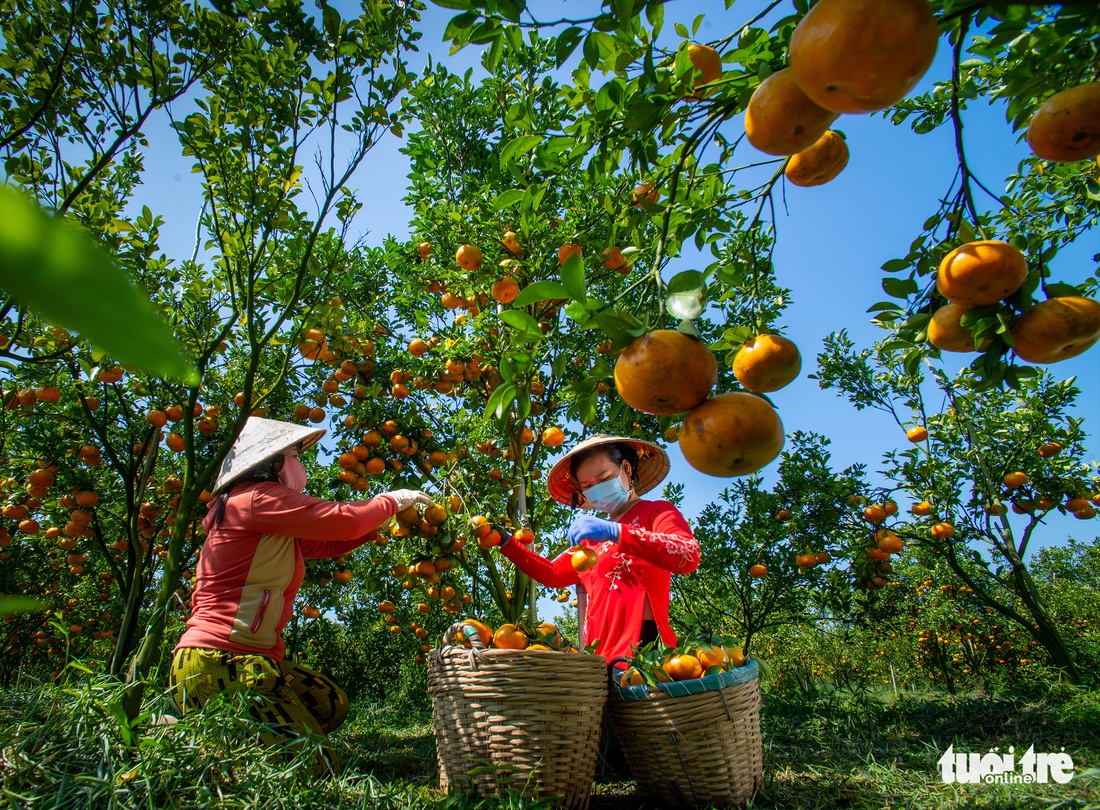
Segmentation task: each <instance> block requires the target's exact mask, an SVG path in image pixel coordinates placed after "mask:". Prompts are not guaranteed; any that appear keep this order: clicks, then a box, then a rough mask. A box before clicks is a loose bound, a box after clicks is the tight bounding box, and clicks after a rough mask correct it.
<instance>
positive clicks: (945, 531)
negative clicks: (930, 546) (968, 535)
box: [930, 522, 955, 540]
mask: <svg viewBox="0 0 1100 810" xmlns="http://www.w3.org/2000/svg"><path fill="white" fill-rule="evenodd" d="M930 531H931V534H932V536H933V537H935V538H936V539H937V540H947V539H948V538H950V537H954V536H955V527H954V526H952V525H951V524H950V523H946V522H944V523H935V524H933V525H932V528H931V530H930Z"/></svg>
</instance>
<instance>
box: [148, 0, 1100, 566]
mask: <svg viewBox="0 0 1100 810" xmlns="http://www.w3.org/2000/svg"><path fill="white" fill-rule="evenodd" d="M333 5H335V6H336V7H337V8H338V9H340V10H341V11H346V13H347V14H348V15H350V14H353V13H355V8H356V5H353V4H351V3H346V2H334V3H333ZM529 5H530V6H531V8H532V9H533V10H534V11H535V13H536V15H537V16H538V17H540V18H542V19H554V18H558V17H560V16H574V17H577V16H586V15H587V14H588V13H589V12H590V10H591V9H592V8H593V7H595V4H593V3H590V2H588V0H532V1H531V2H530V3H529ZM765 5H766V3H762V2H758V1H756V0H747V1H745V2H737V3H735V4H734V6H733V8H732V9H730V10H728V11H727V10H726V9H725V4H724V3H721V2H718V1H717V0H677V2H675V3H669V4H668V5H667V6H666V23H665V35H664V36H665V39H666V41H667V43H669V44H672V45H673V46H674V45H675V40H676V35H675V33H674V32H673V22H674V21H677V20H678V21H682V22H684V23H685V24H686V25H688V26H689V27H690V24H691V21H692V19H693V18H694V17H695V16H696V15H698V14H700V13H706V15H707V19H706V21H705V22H704V23H703V25H702V27H701V29H700V31H699V34H698V38H699V39H700V40H703V41H706V40H715V39H718V38H721V37H722V36H725V35H726V34H727V33H729V32H730V31H731V30H735V29H736V28H737V27H739V26H740V25H741V24H742V23H743V22H744V21H745V20H747V19H749V18H750V17H752V16H753V15H754V14H755V13H756V12H757V11H758V10H760V9H762V8H763V7H764V6H765ZM454 13H455V12H453V11H449V10H447V9H440V8H437V7H436V6H434V5H429V7H428V9H427V11H426V12H425V13H424V19H423V21H422V24H421V26H420V28H421V30H422V31H423V32H424V37H423V39H422V40H421V41H420V43H419V47H420V53H419V54H414V55H413V57H412V59H411V60H410V62H411V65H412V67H414V68H416V69H419V68H422V67H423V66H424V65H425V64H426V61H427V56H428V55H429V54H430V55H431V57H432V59H433V60H435V61H437V62H441V63H443V64H444V65H446V66H447V67H448V68H450V69H451V70H453V71H456V72H458V71H463V70H465V69H466V68H468V67H473V68H475V72H474V75H475V78H476V77H477V76H479V75H483V74H482V71H481V69H480V63H479V53H480V50H479V49H478V48H473V47H472V48H467V49H465V50H464V51H462V52H460V53H458V54H456V55H454V56H450V55H449V50H450V46H449V45H448V44H445V43H443V41H442V32H443V29H444V27H445V26H446V23H447V21H448V20H449V19H450V18H451V16H452V15H453V14H454ZM948 56H949V54H948V51H947V45H946V41H945V40H941V45H940V52H939V54H938V55H937V59H936V62H935V63H934V65H933V67H932V69H931V70H930V71H929V73H928V75H926V76H925V78H924V80H923V81H922V82H921V84H920V85H918V88H917V92H919V91H921V90H922V89H925V88H927V87H928V86H930V84H931V83H932V82H933V81H936V80H937V79H939V80H942V79H944V78H946V77H947V76H948V75H949V68H948V61H947V60H948ZM559 78H560V79H561V80H563V81H564V80H566V79H567V76H566V75H565V74H563V75H562V76H561V77H559ZM964 120H965V133H966V139H967V140H966V143H967V147H968V158H969V160H970V163H971V168H972V170H973V171H974V172H975V174H976V175H977V176H978V177H979V178H981V179H982V180H983V182H985V184H986V185H987V186H989V187H990V188H991V189H993V190H994V191H1001V190H1003V188H1004V182H1003V179H1004V177H1005V176H1006V175H1007V174H1009V173H1010V172H1012V171H1014V170H1015V168H1016V166H1017V163H1018V161H1019V160H1020V159H1021V158H1022V157H1024V156H1025V155H1026V154H1027V149H1026V145H1022V144H1020V143H1019V142H1018V134H1017V133H1013V132H1012V130H1011V127H1010V126H1009V124H1008V123H1007V122H1006V121H1005V118H1004V113H1003V110H1002V109H1001V108H1000V107H998V108H989V107H986V106H984V105H982V104H978V105H976V106H974V107H972V108H971V109H970V110H968V111H967V112H966V113H965V118H964ZM732 126H733V127H736V128H737V129H738V131H739V130H740V126H741V125H740V119H739V118H738V119H735V121H734V122H733V124H732ZM834 128H838V129H842V130H843V131H844V132H845V134H846V135H847V138H848V145H849V148H850V150H851V160H850V162H849V164H848V167H847V168H846V169H845V170H844V172H843V173H842V174H841V175H840V176H839V177H838V178H837V179H836V180H834V181H833V182H831V183H829V184H827V185H825V186H822V187H818V188H810V189H800V188H795V187H789V188H788V192H787V195H786V212H784V211H783V210H782V209H781V208H780V209H777V216H778V217H779V220H778V223H777V224H778V231H779V240H778V245H777V249H776V252H775V263H776V268H777V274H778V279H779V283H780V284H782V285H783V286H786V287H788V288H791V289H792V291H793V296H792V298H793V302H792V303H791V305H790V306H789V308H788V309H787V310H786V312H785V313H784V316H783V318H782V324H783V326H784V327H785V334H786V335H787V336H788V337H790V338H791V339H792V340H794V341H795V343H797V344H798V346H799V348H800V350H801V352H802V356H803V374H802V376H801V378H800V379H798V380H796V381H795V382H794V383H792V384H791V385H790V386H788V387H787V388H785V389H783V390H782V391H780V392H777V393H776V394H774V395H772V399H773V401H774V402H775V404H776V405H777V407H778V408H779V412H780V415H781V417H782V419H783V423H784V426H785V428H786V431H787V432H788V433H791V432H793V431H796V430H802V431H815V432H819V433H822V434H824V435H826V436H827V437H828V438H829V439H830V440H831V441H832V447H831V449H832V453H833V459H832V460H833V464H834V466H835V467H836V468H843V467H845V466H847V465H849V464H853V463H865V464H866V465H867V467H868V470H869V472H870V474H871V479H872V483H879V484H881V483H884V482H883V481H882V479H881V477H880V476H878V475H877V474H876V471H877V469H878V466H879V461H880V459H881V455H882V453H883V452H884V451H886V450H888V449H890V448H894V447H898V446H907V441H906V438H905V435H904V432H903V431H902V430H901V429H899V428H898V426H897V425H896V424H895V423H894V422H893V420H892V419H891V418H890V417H889V416H888V415H886V414H882V413H879V412H877V411H862V412H857V411H856V410H855V409H854V408H852V407H851V406H850V405H849V404H848V403H847V401H846V400H844V399H841V398H840V397H838V396H837V395H836V394H835V393H833V392H831V391H823V390H821V389H820V388H819V387H818V386H817V383H816V382H815V381H813V380H810V379H808V378H807V375H808V374H810V373H812V372H813V371H814V369H815V366H816V362H815V357H816V355H817V353H818V352H819V351H821V348H822V340H823V338H824V337H825V336H826V335H827V334H828V333H829V332H830V331H833V330H839V329H841V328H846V329H848V330H849V333H850V334H851V336H852V338H853V339H854V340H855V342H856V344H857V346H859V347H865V346H869V345H870V344H871V343H872V342H873V341H874V340H875V339H877V338H879V337H881V335H882V333H881V331H880V330H878V329H877V328H876V327H874V326H873V325H872V324H871V323H870V321H869V317H870V316H869V315H868V314H867V313H866V309H867V307H868V306H870V305H871V304H873V303H875V302H877V301H881V300H884V298H885V296H884V294H883V292H882V290H881V287H880V286H879V285H880V281H881V277H882V272H881V270H880V268H881V266H882V264H883V262H885V261H887V260H888V259H891V258H895V257H898V256H902V255H904V254H905V253H906V252H907V250H908V246H909V244H910V242H911V241H912V240H913V238H914V237H915V236H916V235H917V234H918V233H919V232H920V230H921V225H922V223H923V221H924V220H925V219H926V218H927V217H928V216H929V215H930V214H931V213H933V212H934V211H935V210H936V208H937V206H938V200H939V198H940V197H941V196H942V195H944V194H945V193H946V192H947V190H948V187H949V185H950V183H951V179H952V177H953V175H954V171H955V152H954V144H953V140H952V137H953V136H952V134H951V132H950V131H949V129H947V128H944V129H941V130H937V131H936V132H933V133H931V134H928V135H920V136H918V135H915V134H913V133H912V131H911V130H909V129H908V128H907V127H895V126H893V125H891V124H890V123H889V122H887V121H885V120H883V119H882V118H881V117H872V116H844V117H842V118H841V119H840V120H839V121H838V122H837V124H835V125H834ZM158 130H160V127H158V128H157V129H155V130H154V131H152V132H151V137H152V143H153V144H154V146H153V148H154V149H155V148H156V144H157V142H158V138H160V137H165V136H167V137H168V138H172V136H171V134H170V133H168V131H167V128H166V127H165V128H163V130H162V131H158ZM173 140H174V139H173ZM401 144H402V142H401V141H399V140H398V139H397V138H394V137H388V138H385V139H383V140H382V141H381V142H380V143H379V144H378V145H377V146H376V147H375V148H374V150H373V151H372V152H371V153H370V154H369V155H368V157H367V158H366V160H365V161H364V164H363V166H362V167H361V169H360V171H359V174H358V176H357V177H356V178H354V179H353V181H352V185H353V186H355V187H358V188H361V189H362V188H365V187H368V186H369V188H370V192H369V193H364V194H362V195H361V198H362V201H363V203H364V209H363V211H362V212H361V213H360V215H359V217H358V219H357V223H356V224H357V226H358V227H359V228H360V229H361V232H362V233H355V232H353V233H352V235H351V236H352V238H355V237H357V236H360V235H363V234H365V236H364V241H365V242H366V244H368V245H376V244H380V243H381V242H382V240H383V239H385V237H386V236H387V235H388V234H393V235H395V236H397V237H399V238H405V237H407V236H408V220H409V218H410V215H411V212H409V211H408V210H407V209H406V208H405V207H404V206H403V204H402V203H401V198H402V197H403V196H404V195H405V187H406V185H407V178H406V175H407V173H408V160H407V159H406V158H405V157H404V156H403V155H402V154H400V152H399V151H398V150H399V148H400V146H401ZM158 151H159V150H158ZM148 165H149V170H150V171H149V173H150V176H149V178H148V183H149V185H150V186H151V187H152V188H153V189H157V190H158V193H157V194H156V198H157V199H156V200H151V201H148V202H149V204H150V206H151V207H153V208H154V210H158V212H160V213H163V214H164V215H166V218H167V219H168V220H169V222H168V226H167V227H166V228H165V241H164V247H165V248H166V250H167V251H168V252H169V254H170V255H172V256H174V257H175V258H177V259H178V260H179V259H183V258H184V257H186V256H189V255H190V252H191V249H192V247H193V242H192V240H193V238H194V237H193V228H194V222H195V217H196V216H197V214H198V208H199V198H198V185H197V177H196V176H195V175H192V174H191V173H190V168H191V161H190V160H189V159H185V158H182V157H180V156H179V155H178V153H177V150H176V149H175V144H174V143H172V142H171V141H170V142H169V148H167V149H166V150H165V151H164V152H163V153H159V154H158V157H157V160H156V161H152V160H150V161H148ZM165 192H170V193H165ZM979 204H981V203H979ZM1098 249H1100V240H1098V239H1097V238H1096V235H1095V234H1087V235H1086V236H1085V237H1083V238H1081V239H1079V240H1078V242H1077V244H1075V245H1074V246H1073V247H1072V248H1070V249H1065V250H1063V252H1062V253H1061V254H1060V255H1059V256H1058V257H1057V258H1056V260H1055V262H1054V263H1053V269H1054V277H1055V280H1061V281H1069V282H1080V281H1081V280H1083V279H1085V278H1087V277H1088V276H1089V275H1091V274H1092V273H1094V272H1095V271H1096V267H1095V263H1094V262H1092V260H1091V256H1092V255H1093V254H1094V253H1096V252H1097V250H1098ZM705 263H708V262H703V261H700V260H698V259H696V258H695V257H694V256H691V255H684V256H682V257H680V258H679V259H677V260H675V261H673V262H672V264H671V266H670V267H669V268H668V273H667V276H668V277H671V275H672V274H674V273H675V272H678V271H680V270H686V269H701V268H702V267H703V266H704V265H705ZM968 361H969V358H968V359H967V362H968ZM962 365H963V363H962V362H960V361H959V360H958V358H949V359H948V361H947V368H948V369H949V370H954V369H957V368H959V367H961V366H962ZM1051 371H1052V372H1054V373H1055V374H1056V375H1057V376H1059V377H1061V378H1066V377H1070V376H1077V378H1078V380H1077V384H1078V386H1079V387H1080V388H1081V391H1082V393H1081V397H1080V399H1079V400H1078V405H1077V409H1076V412H1075V415H1076V416H1078V417H1081V416H1084V417H1086V418H1087V420H1088V421H1087V422H1086V430H1088V429H1089V428H1090V427H1091V423H1092V421H1094V420H1095V418H1096V417H1097V416H1100V383H1098V379H1100V374H1098V372H1100V349H1093V350H1092V351H1090V352H1087V353H1085V354H1084V355H1082V356H1080V357H1078V358H1075V359H1073V360H1069V361H1065V362H1062V363H1059V364H1057V365H1055V366H1052V367H1051ZM930 405H932V406H933V407H935V403H930ZM1087 448H1088V452H1087V454H1086V460H1090V459H1097V458H1100V442H1098V440H1097V438H1096V437H1095V436H1093V437H1090V439H1089V442H1088V445H1087ZM669 454H670V456H671V458H672V471H671V474H670V477H669V480H672V481H680V482H683V483H685V484H687V497H686V500H685V504H684V512H685V514H687V515H688V516H693V515H695V514H697V513H698V512H699V510H700V509H701V508H702V507H703V506H704V505H705V504H706V503H708V502H709V501H712V500H713V499H714V498H715V496H716V495H717V494H718V492H720V491H721V489H722V487H723V486H724V481H723V480H722V479H716V478H711V477H708V476H704V475H702V474H700V473H697V472H695V471H694V470H693V469H691V468H690V467H689V466H688V465H687V464H686V462H684V460H683V458H682V456H681V454H680V452H679V450H678V449H677V448H676V447H675V446H673V447H670V448H669ZM773 466H774V465H773ZM901 504H902V508H903V509H904V508H905V507H906V505H907V503H906V502H905V501H901ZM1013 517H1014V518H1015V516H1013ZM1015 519H1016V520H1019V518H1015ZM1096 532H1097V528H1096V521H1095V520H1094V521H1090V522H1088V523H1082V522H1080V521H1077V520H1075V519H1073V518H1069V517H1064V516H1061V515H1057V514H1056V513H1052V514H1051V517H1050V518H1049V521H1048V525H1047V526H1046V527H1045V528H1042V529H1040V530H1039V531H1037V532H1036V534H1035V536H1034V540H1033V542H1032V549H1031V550H1032V553H1034V551H1035V550H1037V549H1038V548H1041V547H1043V546H1046V545H1051V544H1059V543H1061V542H1063V541H1064V540H1065V538H1066V537H1067V535H1074V536H1077V537H1079V538H1082V539H1084V538H1091V537H1094V536H1095V535H1096Z"/></svg>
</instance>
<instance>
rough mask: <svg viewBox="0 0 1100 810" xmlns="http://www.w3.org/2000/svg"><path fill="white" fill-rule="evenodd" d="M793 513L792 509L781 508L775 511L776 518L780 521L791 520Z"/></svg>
mask: <svg viewBox="0 0 1100 810" xmlns="http://www.w3.org/2000/svg"><path fill="white" fill-rule="evenodd" d="M792 514H793V512H791V510H790V509H780V510H779V511H778V512H776V513H775V519H776V520H778V521H784V520H790V518H791V515H792Z"/></svg>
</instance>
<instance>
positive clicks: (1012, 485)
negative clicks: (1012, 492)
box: [1002, 472, 1028, 489]
mask: <svg viewBox="0 0 1100 810" xmlns="http://www.w3.org/2000/svg"><path fill="white" fill-rule="evenodd" d="M1002 480H1003V481H1004V484H1005V486H1006V487H1008V488H1009V489H1016V487H1022V486H1023V485H1024V484H1026V483H1027V481H1028V478H1027V473H1023V472H1010V473H1006V474H1005V477H1004V478H1003V479H1002Z"/></svg>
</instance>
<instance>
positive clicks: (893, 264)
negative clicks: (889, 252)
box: [882, 259, 912, 273]
mask: <svg viewBox="0 0 1100 810" xmlns="http://www.w3.org/2000/svg"><path fill="white" fill-rule="evenodd" d="M911 265H912V262H910V261H909V260H908V259H891V260H890V261H888V262H886V264H884V265H882V269H883V270H885V271H886V272H887V273H896V272H898V271H899V270H904V269H906V268H907V267H910V266H911Z"/></svg>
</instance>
